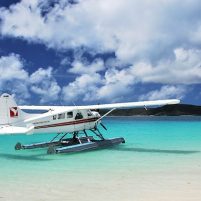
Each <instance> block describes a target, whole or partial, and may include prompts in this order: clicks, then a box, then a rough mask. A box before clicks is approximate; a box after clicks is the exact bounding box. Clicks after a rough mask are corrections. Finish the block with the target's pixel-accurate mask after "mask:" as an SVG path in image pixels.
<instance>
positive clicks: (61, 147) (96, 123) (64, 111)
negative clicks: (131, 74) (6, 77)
mask: <svg viewBox="0 0 201 201" xmlns="http://www.w3.org/2000/svg"><path fill="white" fill-rule="evenodd" d="M178 103H180V100H178V99H169V100H155V101H140V102H125V103H112V104H99V105H86V106H33V105H31V106H27V105H24V106H18V105H17V104H16V102H15V100H14V98H13V96H12V95H9V94H7V93H4V94H2V95H1V96H0V135H17V134H26V135H31V134H52V133H55V136H54V138H53V139H51V140H49V141H47V142H40V143H34V144H27V145H23V144H21V143H20V142H18V143H16V145H15V149H16V150H22V149H36V148H47V153H48V154H59V153H72V152H79V151H86V150H94V149H98V148H105V147H109V146H113V145H119V144H121V143H125V139H124V138H123V137H116V138H105V137H104V136H103V134H102V133H101V131H100V129H99V128H100V126H102V127H103V128H104V129H105V130H107V128H106V127H105V126H104V124H103V123H102V122H101V120H102V119H103V118H104V117H106V116H107V115H108V114H110V113H111V112H112V111H114V110H115V109H119V108H121V109H122V108H135V107H144V108H147V107H148V106H151V107H153V106H160V105H166V104H168V105H170V104H178ZM101 109H107V110H108V112H106V113H105V114H104V115H102V116H101V115H100V114H99V110H101ZM36 111H37V112H36ZM38 111H42V112H40V113H38Z"/></svg>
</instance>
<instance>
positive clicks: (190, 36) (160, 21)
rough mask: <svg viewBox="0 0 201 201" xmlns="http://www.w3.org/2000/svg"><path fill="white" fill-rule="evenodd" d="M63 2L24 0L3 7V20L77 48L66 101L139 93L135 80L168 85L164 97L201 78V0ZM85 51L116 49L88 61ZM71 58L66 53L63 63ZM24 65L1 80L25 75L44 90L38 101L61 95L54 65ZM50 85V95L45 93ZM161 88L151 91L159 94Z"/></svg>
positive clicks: (11, 28) (6, 27)
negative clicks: (31, 67)
mask: <svg viewBox="0 0 201 201" xmlns="http://www.w3.org/2000/svg"><path fill="white" fill-rule="evenodd" d="M64 2H65V1H58V2H57V3H55V5H54V6H53V7H51V8H50V7H49V1H42V0H33V1H26V0H22V1H21V2H19V3H17V4H15V5H13V6H11V7H10V8H9V9H8V8H1V9H0V19H1V21H2V23H1V34H2V35H3V36H11V37H18V38H22V39H24V40H27V41H29V42H34V43H43V44H45V45H46V46H47V47H49V48H54V49H57V50H62V49H69V48H73V49H74V51H75V52H76V50H80V52H79V51H78V52H77V53H75V54H76V55H75V57H76V58H75V60H74V62H72V64H71V65H72V68H70V69H69V71H68V72H70V73H73V74H78V76H77V78H76V79H75V80H74V81H72V82H71V83H68V84H67V85H66V86H64V87H63V89H62V93H63V96H64V99H65V100H66V101H72V100H77V99H83V100H84V101H93V100H110V101H116V100H119V99H121V98H122V97H123V98H124V96H126V95H128V94H130V93H132V92H134V88H135V84H137V83H159V84H163V85H165V87H164V88H163V89H164V90H165V91H166V93H167V94H166V95H164V97H166V96H167V97H168V91H171V90H173V88H174V87H176V85H180V84H197V83H201V67H200V66H201V50H200V49H199V47H200V41H201V40H200V30H201V28H200V27H201V14H200V9H199V8H200V1H199V0H192V1H189V0H184V1H182V4H181V1H179V0H174V1H173V0H170V1H167V0H158V1H151V2H150V1H147V0H137V1H133V0H127V1H125V0H116V1H114V0H85V1H79V2H78V3H77V4H76V5H69V4H67V3H64ZM44 11H45V12H44ZM19 19H20V20H19ZM184 47H185V48H184ZM83 51H88V52H90V53H91V54H92V53H93V54H96V53H104V52H109V51H111V52H114V54H115V56H116V58H115V59H110V60H108V61H106V62H103V61H102V60H95V61H94V62H92V63H90V62H89V61H83V60H82V53H83ZM70 62H71V61H70V60H69V59H68V58H66V59H64V60H62V61H61V65H69V64H70ZM13 63H14V62H13ZM20 64H22V63H21V62H20V63H19V64H15V65H17V66H18V67H13V68H14V71H15V70H16V69H18V70H19V74H17V73H16V74H12V73H11V72H10V71H7V73H5V75H2V79H3V76H8V77H12V76H13V77H15V76H17V77H18V79H19V78H20V76H21V78H20V79H21V80H25V78H26V77H28V78H30V83H31V84H32V87H31V90H32V92H34V93H35V94H37V95H39V96H40V97H41V102H46V101H48V99H49V100H50V99H51V100H57V99H58V95H59V93H60V91H61V88H60V86H59V85H58V83H57V81H56V79H55V78H54V76H53V74H52V68H47V69H43V68H41V69H38V70H37V71H36V72H35V73H33V74H32V75H28V73H27V72H26V70H24V69H23V65H22V67H21V68H20V67H19V66H20ZM15 65H14V66H15ZM15 68H16V69H15ZM16 72H18V71H17V70H16ZM5 80H7V78H5ZM169 85H170V86H169ZM48 89H52V91H53V92H52V94H51V93H50V94H49V97H47V98H43V97H44V96H45V93H46V91H47V90H48ZM170 89H171V90H170ZM176 89H180V87H179V88H178V87H176ZM176 89H175V91H176V92H178V94H179V92H180V91H177V90H176ZM157 91H158V90H156V92H153V96H155V97H157V95H156V94H157ZM173 92H174V90H173ZM173 92H172V94H174V93H173ZM176 92H175V94H176ZM158 93H161V91H160V90H159V91H158ZM184 93H185V92H184ZM94 94H95V95H94ZM150 96H152V95H151V94H150Z"/></svg>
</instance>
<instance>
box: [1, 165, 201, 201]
mask: <svg viewBox="0 0 201 201" xmlns="http://www.w3.org/2000/svg"><path fill="white" fill-rule="evenodd" d="M200 165H201V164H200V163H197V164H196V166H191V165H189V166H187V167H183V168H182V167H179V168H178V169H171V168H168V170H162V171H159V170H155V171H154V170H153V169H152V170H150V171H149V169H147V170H138V171H136V172H134V171H132V170H129V169H128V170H122V171H111V170H109V171H108V172H104V173H103V172H102V173H101V172H99V171H92V172H91V173H90V172H86V171H83V172H78V173H77V175H76V173H75V174H74V175H72V174H70V173H68V172H66V173H62V174H61V173H56V172H55V174H52V175H49V174H46V173H44V174H43V176H42V175H41V177H39V175H36V176H34V175H32V176H28V175H25V176H24V178H21V179H18V180H15V179H14V178H13V179H12V180H11V178H10V179H8V181H2V180H1V181H0V187H1V188H0V200H2V201H15V200H19V201H27V200H29V201H46V200H48V201H55V200H71V201H94V200H96V201H105V200H110V201H134V200H138V201H170V200H174V201H200V200H201V166H200ZM173 167H174V168H175V166H173ZM75 171H76V170H75Z"/></svg>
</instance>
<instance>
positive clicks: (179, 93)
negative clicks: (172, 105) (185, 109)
mask: <svg viewBox="0 0 201 201" xmlns="http://www.w3.org/2000/svg"><path fill="white" fill-rule="evenodd" d="M186 91H187V88H186V87H183V86H172V85H165V86H162V87H161V88H160V89H159V90H153V91H150V92H149V93H147V94H146V95H141V96H140V97H139V100H163V99H170V98H178V99H182V98H183V97H184V96H185V93H186Z"/></svg>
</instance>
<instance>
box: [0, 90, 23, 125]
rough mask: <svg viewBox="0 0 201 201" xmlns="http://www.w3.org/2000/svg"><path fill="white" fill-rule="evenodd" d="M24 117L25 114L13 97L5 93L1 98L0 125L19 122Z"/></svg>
mask: <svg viewBox="0 0 201 201" xmlns="http://www.w3.org/2000/svg"><path fill="white" fill-rule="evenodd" d="M22 115H23V112H22V111H21V110H20V109H19V108H18V107H17V104H16V102H15V100H14V98H13V97H12V96H11V95H9V94H6V93H4V94H2V95H1V96H0V125H5V124H13V123H16V122H19V121H20V120H21V119H22Z"/></svg>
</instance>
